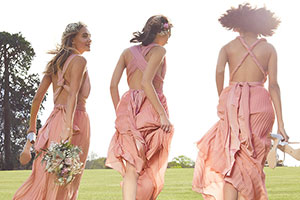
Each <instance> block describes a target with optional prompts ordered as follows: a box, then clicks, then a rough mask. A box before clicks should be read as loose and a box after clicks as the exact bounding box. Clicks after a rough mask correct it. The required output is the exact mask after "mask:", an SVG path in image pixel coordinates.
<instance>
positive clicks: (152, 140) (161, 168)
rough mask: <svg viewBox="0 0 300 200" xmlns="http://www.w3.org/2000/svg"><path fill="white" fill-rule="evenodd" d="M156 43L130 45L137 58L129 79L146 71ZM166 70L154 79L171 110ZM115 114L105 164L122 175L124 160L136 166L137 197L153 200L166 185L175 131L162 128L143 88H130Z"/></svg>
mask: <svg viewBox="0 0 300 200" xmlns="http://www.w3.org/2000/svg"><path fill="white" fill-rule="evenodd" d="M155 45H156V44H150V45H148V46H142V45H136V46H133V47H131V48H130V50H131V53H132V55H133V57H134V58H133V60H132V61H131V62H130V63H129V64H128V66H127V68H126V70H127V78H128V80H129V79H130V78H131V76H132V74H133V73H134V72H135V70H140V71H142V72H143V71H144V70H145V68H146V66H147V61H146V60H145V55H146V54H147V53H148V52H149V51H150V50H151V48H152V47H154V46H155ZM164 62H165V61H164ZM165 73H166V65H165V63H164V66H163V70H162V75H159V74H156V75H155V78H154V80H153V82H156V83H160V86H161V87H160V88H157V89H156V90H157V91H156V92H157V94H158V98H159V100H160V102H161V103H162V105H163V106H164V108H165V110H166V111H167V112H168V108H167V102H166V98H165V96H164V95H163V91H162V86H163V79H164V76H165ZM116 114H117V119H116V121H115V127H116V133H115V134H114V136H113V138H112V140H111V143H110V146H109V149H108V155H107V160H106V165H107V166H108V167H111V168H113V169H115V170H117V171H118V172H120V173H121V175H122V176H124V175H125V169H126V167H125V161H127V162H129V163H130V164H132V165H133V166H135V168H136V171H137V173H138V174H139V179H138V188H137V196H136V199H137V200H154V199H156V198H157V196H158V194H159V193H160V191H161V190H162V188H163V184H164V175H165V171H166V168H167V164H168V154H169V147H170V143H171V139H172V136H173V130H172V131H171V132H170V133H165V132H164V131H163V130H162V129H161V128H160V117H159V115H158V114H157V112H156V111H155V109H154V107H153V106H152V104H151V103H150V101H149V100H148V99H147V97H146V95H145V93H144V91H143V90H135V89H130V90H129V91H127V92H126V93H125V94H124V95H123V96H122V98H121V100H120V102H119V104H118V107H117V110H116Z"/></svg>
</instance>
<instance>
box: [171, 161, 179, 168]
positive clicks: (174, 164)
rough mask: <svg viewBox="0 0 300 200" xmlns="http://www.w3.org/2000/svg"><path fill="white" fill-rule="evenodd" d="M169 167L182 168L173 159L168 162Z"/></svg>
mask: <svg viewBox="0 0 300 200" xmlns="http://www.w3.org/2000/svg"><path fill="white" fill-rule="evenodd" d="M168 168H182V167H181V165H180V164H179V163H177V162H176V161H171V162H168Z"/></svg>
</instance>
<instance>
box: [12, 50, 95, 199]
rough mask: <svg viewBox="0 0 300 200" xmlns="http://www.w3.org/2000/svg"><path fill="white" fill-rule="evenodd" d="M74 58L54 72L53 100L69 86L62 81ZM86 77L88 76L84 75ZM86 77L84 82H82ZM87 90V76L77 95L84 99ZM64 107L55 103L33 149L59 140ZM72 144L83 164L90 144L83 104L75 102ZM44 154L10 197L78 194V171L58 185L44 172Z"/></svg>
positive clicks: (24, 197)
mask: <svg viewBox="0 0 300 200" xmlns="http://www.w3.org/2000/svg"><path fill="white" fill-rule="evenodd" d="M74 57H75V55H71V56H70V57H69V58H68V60H67V61H66V63H65V65H64V67H63V70H62V71H60V70H59V71H58V72H57V73H58V82H59V83H58V85H60V88H58V89H57V90H56V91H55V93H54V101H55V100H56V99H57V97H58V95H59V94H60V92H61V91H62V90H63V89H65V90H66V91H69V89H68V88H69V87H68V86H67V85H66V83H65V81H64V73H65V72H66V69H67V67H68V65H69V63H70V61H71V60H72V59H73V58H74ZM87 77H88V75H87ZM86 80H87V81H86ZM83 88H84V90H82V89H83ZM89 91H90V83H89V79H87V78H86V79H85V81H84V82H83V84H82V86H81V89H80V92H79V94H78V98H87V97H88V94H89ZM65 114H66V106H65V105H60V104H57V105H55V106H54V109H53V111H52V113H51V114H50V116H49V117H48V119H47V121H46V123H45V124H44V125H43V127H42V128H41V129H40V130H39V133H38V136H37V141H36V143H35V146H34V147H35V150H36V151H37V152H39V151H41V149H45V148H48V147H49V146H50V144H51V142H60V133H61V131H62V130H63V128H64V123H65ZM72 144H74V145H77V146H79V147H80V148H81V149H82V151H83V153H82V154H81V155H80V160H81V162H83V163H84V164H85V161H86V159H87V155H88V149H89V144H90V121H89V117H88V114H87V112H86V110H85V104H83V103H81V104H78V105H77V107H76V111H75V114H74V123H73V137H72ZM43 155H44V153H42V154H41V155H40V156H39V157H38V158H37V159H36V160H34V162H33V165H32V173H31V175H30V177H29V178H28V179H27V180H26V181H25V183H24V184H23V185H22V186H21V187H20V188H19V189H18V190H17V192H16V193H15V195H14V197H13V200H32V199H38V200H58V199H63V200H75V199H77V195H78V188H79V184H80V180H81V176H82V174H79V175H77V176H76V177H75V179H74V180H73V181H72V182H71V183H70V184H68V185H67V186H58V185H57V184H55V181H54V180H55V177H54V176H53V175H52V174H49V173H47V172H45V164H43V165H42V164H41V160H42V157H43Z"/></svg>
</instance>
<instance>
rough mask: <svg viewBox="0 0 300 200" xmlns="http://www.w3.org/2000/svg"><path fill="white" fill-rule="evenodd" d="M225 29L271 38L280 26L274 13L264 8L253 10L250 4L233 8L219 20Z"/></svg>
mask: <svg viewBox="0 0 300 200" xmlns="http://www.w3.org/2000/svg"><path fill="white" fill-rule="evenodd" d="M219 22H220V23H221V24H222V26H223V27H225V28H227V29H229V30H233V29H235V28H237V29H239V30H240V31H242V32H251V33H255V34H257V35H259V36H261V35H263V36H271V35H273V34H274V31H275V30H276V29H277V27H278V25H279V24H280V20H279V19H278V18H277V17H275V16H274V13H273V12H271V11H269V10H267V9H266V8H265V7H263V8H256V7H255V8H252V7H251V6H250V4H249V3H246V4H240V5H239V7H238V8H233V7H232V8H231V9H229V10H227V11H226V13H225V14H223V15H222V16H221V17H220V18H219Z"/></svg>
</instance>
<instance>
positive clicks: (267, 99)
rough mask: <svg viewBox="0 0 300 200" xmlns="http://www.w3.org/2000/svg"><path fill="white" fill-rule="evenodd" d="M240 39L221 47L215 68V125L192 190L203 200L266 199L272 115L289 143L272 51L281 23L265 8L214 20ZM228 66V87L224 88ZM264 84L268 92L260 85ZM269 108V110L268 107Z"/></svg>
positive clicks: (203, 143)
mask: <svg viewBox="0 0 300 200" xmlns="http://www.w3.org/2000/svg"><path fill="white" fill-rule="evenodd" d="M219 21H220V23H221V24H222V25H223V26H224V27H225V28H227V29H229V30H233V31H235V32H238V33H239V36H238V37H237V38H235V39H234V40H232V41H230V42H229V43H227V44H226V45H225V46H224V47H222V48H221V50H220V53H219V58H218V62H217V67H216V84H217V90H218V94H219V105H218V116H219V118H220V120H219V121H218V122H217V123H216V124H215V125H214V126H213V127H212V128H211V129H210V130H209V131H208V133H206V134H205V135H204V136H203V138H202V139H201V140H200V141H199V142H198V143H197V146H198V149H199V153H198V157H197V161H196V165H195V170H194V178H193V190H194V191H196V192H199V193H202V196H203V197H204V199H217V200H222V199H225V200H236V199H246V200H265V199H268V196H267V191H266V187H265V174H264V172H263V167H264V164H265V160H266V156H267V154H268V152H269V150H270V145H271V141H270V137H269V135H270V132H271V130H272V126H273V123H274V117H275V116H274V110H273V105H274V108H275V111H276V117H277V122H278V133H279V134H281V135H282V136H283V138H284V141H288V139H289V137H288V136H287V134H286V132H285V129H284V125H283V124H284V123H283V119H282V109H281V100H280V90H279V85H278V82H277V55H276V51H275V48H274V47H273V46H272V45H271V44H270V43H268V42H267V41H266V39H264V38H259V37H260V36H271V35H272V34H273V33H274V30H275V29H276V28H277V26H278V24H279V23H280V21H279V20H278V19H277V18H276V17H275V16H274V13H272V12H270V11H269V10H267V9H266V8H264V7H263V8H252V7H251V6H250V5H249V4H244V5H239V7H238V8H231V9H230V10H228V11H227V12H226V13H225V14H224V15H223V16H221V18H220V19H219ZM226 63H228V66H229V71H230V83H229V86H228V87H226V88H223V84H224V70H225V66H226ZM267 77H268V79H269V89H268V91H267V90H266V89H265V88H264V83H265V81H266V80H267ZM272 103H273V105H272Z"/></svg>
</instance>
